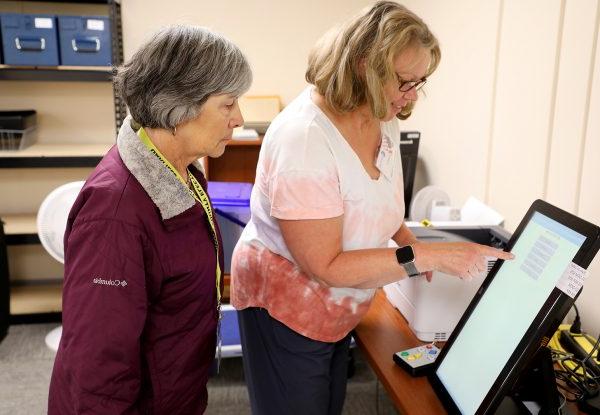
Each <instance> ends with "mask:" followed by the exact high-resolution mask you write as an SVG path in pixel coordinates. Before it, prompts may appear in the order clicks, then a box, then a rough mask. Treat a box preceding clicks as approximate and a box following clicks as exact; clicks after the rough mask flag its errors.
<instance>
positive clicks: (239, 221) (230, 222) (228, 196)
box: [208, 182, 252, 274]
mask: <svg viewBox="0 0 600 415" xmlns="http://www.w3.org/2000/svg"><path fill="white" fill-rule="evenodd" d="M251 193H252V184H250V183H237V182H208V195H209V196H210V200H211V201H212V204H213V206H214V208H215V211H216V213H217V215H216V216H217V222H218V223H219V228H220V229H221V237H222V238H223V257H224V258H223V259H224V261H225V269H224V270H223V272H224V273H226V274H228V273H229V272H230V271H231V254H232V253H233V248H235V244H236V243H237V241H238V239H240V235H241V234H242V231H243V230H244V227H245V226H246V224H247V223H248V221H250V194H251Z"/></svg>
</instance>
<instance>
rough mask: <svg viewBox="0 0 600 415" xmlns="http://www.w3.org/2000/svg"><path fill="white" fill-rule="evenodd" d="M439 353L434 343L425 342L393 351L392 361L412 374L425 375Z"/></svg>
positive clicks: (431, 367)
mask: <svg viewBox="0 0 600 415" xmlns="http://www.w3.org/2000/svg"><path fill="white" fill-rule="evenodd" d="M439 354H440V349H438V348H437V347H436V346H435V344H433V343H431V344H426V345H423V346H418V347H413V348H412V349H406V350H402V351H399V352H397V353H394V362H396V364H397V365H398V366H400V367H401V368H403V369H405V370H406V371H407V372H408V373H410V374H411V375H412V376H423V375H427V374H428V373H429V372H430V371H431V370H432V369H433V364H434V363H435V359H436V358H437V357H438V355H439Z"/></svg>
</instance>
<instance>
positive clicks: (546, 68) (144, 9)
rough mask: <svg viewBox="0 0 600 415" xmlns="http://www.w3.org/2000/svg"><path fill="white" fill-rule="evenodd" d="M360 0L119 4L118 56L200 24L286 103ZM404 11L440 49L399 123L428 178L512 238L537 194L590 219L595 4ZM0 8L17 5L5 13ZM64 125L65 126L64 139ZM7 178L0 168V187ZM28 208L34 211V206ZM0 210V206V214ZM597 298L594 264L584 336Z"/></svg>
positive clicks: (594, 183)
mask: <svg viewBox="0 0 600 415" xmlns="http://www.w3.org/2000/svg"><path fill="white" fill-rule="evenodd" d="M371 3H372V1H370V0H327V1H318V0H305V1H296V0H294V1H292V0H251V1H247V0H245V1H242V0H223V1H220V2H197V1H193V0H171V1H169V2H164V1H160V0H122V13H123V31H124V42H125V56H126V58H127V57H130V56H131V55H132V53H133V52H134V51H135V50H136V49H137V48H138V47H139V46H140V44H141V43H142V42H143V40H144V39H145V38H146V37H147V36H149V35H151V33H153V32H154V31H156V30H157V29H158V28H159V27H161V26H163V25H167V24H173V23H193V24H201V25H205V26H208V27H211V28H213V29H215V30H217V31H219V32H222V33H224V34H225V35H226V36H228V37H229V38H230V39H232V40H233V41H234V42H235V43H237V44H238V45H239V46H240V47H241V48H242V50H244V52H245V53H246V54H247V56H248V58H249V60H250V61H251V64H252V66H253V69H254V84H253V86H252V89H251V90H250V94H269V95H272V94H278V95H280V96H281V97H282V99H283V101H284V103H287V102H289V101H290V100H291V99H292V98H293V97H294V96H295V95H296V94H298V93H299V92H300V91H301V90H302V88H303V87H304V86H305V82H304V70H305V65H306V58H307V55H308V52H309V50H310V48H311V46H312V45H313V43H314V42H315V40H316V39H317V38H318V37H319V36H320V35H321V34H322V33H323V32H325V31H326V30H327V29H328V28H329V27H331V26H332V25H333V24H336V23H339V22H341V21H343V20H345V19H346V18H347V17H349V16H351V15H353V14H354V13H355V12H357V11H358V10H360V9H361V8H362V7H363V6H367V5H369V4H371ZM403 3H404V4H405V5H407V6H408V7H409V8H411V9H412V10H414V11H415V12H416V13H417V14H419V15H420V16H421V17H423V19H424V20H425V21H426V22H427V23H428V24H429V25H430V27H431V29H432V30H433V31H434V33H436V35H437V36H438V38H439V39H440V42H441V46H442V55H443V57H442V62H441V64H440V67H439V69H438V71H437V72H436V73H435V74H434V75H433V76H432V77H431V79H430V81H429V82H428V83H427V86H426V87H425V89H426V93H427V96H426V97H425V98H423V99H422V100H421V102H419V105H418V106H417V109H416V111H415V113H414V115H413V117H411V118H410V119H409V120H407V121H406V122H405V123H404V127H405V128H406V129H417V130H419V131H421V132H422V143H421V150H420V152H421V156H422V158H423V161H424V163H425V167H426V170H427V171H426V173H427V174H426V176H427V177H428V178H429V180H430V182H431V183H434V184H437V185H440V186H441V187H443V188H444V189H446V190H447V191H448V192H449V193H450V195H451V198H452V200H453V202H454V203H455V204H457V205H460V204H462V203H463V202H464V200H465V199H466V198H467V197H468V196H469V195H474V196H476V197H479V198H480V199H482V200H485V201H486V202H487V203H489V204H490V205H492V206H493V207H494V208H496V209H497V210H498V211H500V212H501V213H502V214H503V215H504V216H505V217H506V224H507V227H508V228H509V229H511V230H512V229H514V227H515V226H516V224H517V223H518V222H519V220H520V218H521V217H522V216H523V214H524V213H525V211H526V209H527V208H528V206H529V205H530V204H531V202H532V201H533V200H534V199H536V198H543V199H546V200H548V201H550V202H552V203H555V204H557V205H558V206H560V207H562V208H564V209H566V210H569V211H571V212H574V213H576V214H578V215H580V216H582V217H584V218H586V219H588V220H590V221H592V222H595V223H600V51H599V50H598V48H599V47H600V46H599V45H600V41H599V38H598V36H599V35H598V26H599V21H600V6H599V4H598V3H599V1H598V0H486V1H481V0H455V1H446V0H406V1H404V2H403ZM23 4H25V5H23ZM36 4H37V3H31V5H29V4H28V2H24V3H19V6H18V7H21V8H23V7H35V5H36ZM7 5H8V6H7ZM0 6H2V5H0ZM9 6H10V7H13V8H15V7H17V6H15V5H11V3H4V5H3V6H2V7H5V8H6V7H9ZM17 11H19V10H17ZM0 88H2V90H0V108H2V107H7V105H10V104H11V103H12V102H13V101H12V100H13V97H16V95H17V92H15V91H16V89H17V88H18V89H19V93H21V92H22V88H24V86H23V85H22V84H19V85H15V83H2V84H0ZM31 88H32V90H31V96H32V97H35V96H37V95H39V92H40V91H39V89H41V90H42V92H43V93H42V94H41V95H42V96H41V98H39V100H40V105H42V106H43V107H44V108H46V109H47V110H46V112H47V113H48V114H50V115H51V116H50V115H48V116H46V120H47V123H48V125H50V126H51V127H52V128H50V131H51V132H52V137H53V136H55V135H59V134H58V131H59V130H60V128H61V127H60V121H59V120H62V119H64V117H65V115H64V114H63V115H62V118H61V115H60V114H58V112H59V111H61V108H57V106H55V105H50V103H51V102H56V101H49V100H48V99H47V96H49V95H52V94H55V93H56V89H55V88H56V87H54V86H51V85H43V83H42V84H40V85H39V87H38V90H36V89H33V88H36V87H35V86H31ZM53 88H54V89H53ZM76 88H79V87H77V86H76ZM102 88H103V87H102V86H100V85H98V86H93V87H91V88H87V89H85V90H83V91H81V92H79V94H81V96H82V99H85V100H87V101H85V102H88V103H89V104H90V106H91V107H95V108H97V111H98V117H93V118H92V117H87V116H86V115H85V114H81V116H82V117H86V118H85V120H86V125H88V127H89V130H91V131H97V133H96V134H97V135H94V136H93V137H91V138H90V139H93V140H99V141H102V140H105V139H109V140H110V139H112V137H110V136H111V135H112V130H111V128H112V124H111V123H110V122H109V123H107V122H106V117H107V116H109V115H110V114H109V113H106V105H107V104H106V102H104V100H106V98H105V97H106V96H107V93H108V99H110V92H107V91H100V90H99V89H102ZM79 89H83V88H79ZM104 89H106V88H104ZM63 94H64V95H63V96H64V100H63V102H64V107H65V108H64V109H63V110H64V111H71V110H69V108H71V109H72V106H73V105H71V104H69V101H70V100H71V96H70V92H69V93H67V92H64V93H63ZM14 99H17V98H14ZM35 99H37V98H35ZM23 102H25V101H23ZM73 102H75V99H74V98H73ZM108 105H109V108H110V104H108ZM58 107H60V106H58ZM80 113H81V111H80ZM66 114H69V112H67V113H66ZM86 114H87V113H86ZM40 115H41V117H42V119H43V118H44V114H40ZM67 125H69V124H68V123H64V126H63V127H62V128H63V130H64V131H66V132H69V131H74V130H71V129H69V128H67ZM55 127H56V128H55ZM52 137H47V139H53V138H52ZM65 137H67V138H68V139H69V140H70V139H72V138H73V135H69V136H65ZM105 137H109V138H105ZM14 173H15V172H1V171H0V181H2V177H5V178H7V177H8V175H11V174H14ZM40 173H41V172H40ZM32 174H34V175H35V173H32ZM25 179H26V178H25ZM16 191H17V190H15V192H16ZM40 193H42V192H41V191H40ZM38 199H39V198H36V199H35V200H38ZM30 205H31V206H30V209H31V210H32V211H34V210H35V206H34V205H35V203H33V202H31V203H30ZM2 208H3V202H2V201H1V200H0V213H2ZM11 210H13V209H12V207H11ZM598 292H600V264H599V260H596V262H595V263H594V264H593V265H592V267H591V268H590V277H589V281H588V282H587V283H586V286H585V290H584V294H583V295H582V297H581V299H579V300H578V304H580V305H581V309H582V313H583V314H584V326H586V328H588V329H590V330H593V331H598V330H600V302H598V301H596V300H595V298H594V297H595V295H594V294H596V293H598Z"/></svg>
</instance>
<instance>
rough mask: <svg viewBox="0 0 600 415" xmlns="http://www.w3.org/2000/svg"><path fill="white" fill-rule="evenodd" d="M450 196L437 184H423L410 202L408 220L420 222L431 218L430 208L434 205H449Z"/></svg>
mask: <svg viewBox="0 0 600 415" xmlns="http://www.w3.org/2000/svg"><path fill="white" fill-rule="evenodd" d="M449 205H450V196H448V193H446V192H445V191H444V190H443V189H442V188H440V187H438V186H433V185H430V186H425V187H424V188H422V189H421V190H419V191H418V192H417V193H416V194H415V195H414V197H413V198H412V202H411V203H410V215H409V216H410V220H411V221H414V222H421V221H422V220H424V219H427V220H431V210H432V209H433V208H435V207H436V206H449Z"/></svg>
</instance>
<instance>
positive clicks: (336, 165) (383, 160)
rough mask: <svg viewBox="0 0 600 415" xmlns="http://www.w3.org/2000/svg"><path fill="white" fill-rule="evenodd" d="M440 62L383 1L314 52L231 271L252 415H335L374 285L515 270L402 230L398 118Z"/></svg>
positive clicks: (283, 121) (272, 139) (477, 248)
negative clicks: (439, 274) (438, 274)
mask: <svg viewBox="0 0 600 415" xmlns="http://www.w3.org/2000/svg"><path fill="white" fill-rule="evenodd" d="M440 56H441V54H440V49H439V46H438V42H437V40H436V38H435V37H434V35H433V34H432V33H431V32H430V31H429V29H428V27H427V26H426V25H425V23H423V21H422V20H421V19H420V18H419V17H417V16H416V15H415V14H413V13H412V12H410V11H409V10H407V9H406V8H405V7H403V6H401V5H399V4H397V3H393V2H378V3H376V4H375V5H374V6H372V7H371V8H369V9H368V10H366V11H364V12H363V13H361V14H360V15H358V16H357V17H355V18H353V19H352V20H350V21H349V22H347V23H346V24H345V25H344V26H343V27H341V28H338V29H336V30H334V31H332V32H330V33H329V34H328V35H326V36H325V37H324V38H323V39H322V40H321V41H320V42H319V43H318V44H317V46H316V47H315V48H314V50H313V51H312V53H311V55H310V58H309V65H308V69H307V71H306V79H307V80H308V82H309V83H310V84H311V85H310V86H309V87H308V88H307V89H306V90H304V91H303V92H302V93H301V94H300V95H299V96H298V97H297V98H296V99H295V100H294V101H293V102H291V103H290V104H289V105H288V106H287V108H286V109H285V110H284V111H283V112H281V114H279V116H278V117H277V118H276V119H275V120H274V121H273V123H272V124H271V126H270V128H269V130H268V132H267V134H266V136H265V140H264V143H263V145H262V149H261V154H260V158H259V162H258V168H257V175H256V185H255V186H254V190H253V194H252V204H251V209H252V219H251V221H250V223H249V224H248V226H247V227H246V229H245V231H244V233H243V235H242V237H241V239H240V241H239V243H238V245H237V247H236V249H235V252H234V257H233V264H232V286H231V290H232V293H231V296H232V303H233V305H234V306H235V307H236V308H237V309H238V310H240V312H239V321H240V331H241V336H242V346H243V348H244V369H245V375H246V380H247V383H248V389H249V393H250V401H251V405H252V412H253V413H254V414H261V415H262V414H339V413H341V411H342V407H343V402H344V397H345V391H346V369H347V356H348V346H349V343H350V335H349V333H350V332H351V330H352V329H353V328H354V327H355V326H356V325H357V324H358V322H359V321H360V319H361V318H362V316H363V315H364V314H365V313H366V312H367V309H368V308H369V305H370V302H371V298H372V297H373V294H374V291H375V289H376V288H377V287H381V286H382V285H385V284H388V283H391V282H394V281H398V280H400V279H403V278H408V277H411V276H415V277H418V275H420V274H426V275H425V276H422V277H418V278H424V277H427V278H430V276H431V273H430V272H431V271H433V270H440V271H443V272H445V273H448V274H451V275H455V276H457V277H459V278H465V277H470V276H475V275H477V274H479V273H481V272H483V271H484V270H485V257H486V256H491V257H496V258H501V259H509V258H510V254H508V253H505V252H503V251H500V250H496V249H493V248H490V247H486V246H481V245H477V244H473V243H436V244H428V243H421V242H418V241H417V240H416V239H415V237H414V235H413V234H412V233H411V231H410V230H409V229H408V228H407V227H406V225H405V224H404V222H403V218H404V202H403V201H404V195H403V180H402V167H401V160H400V142H399V140H400V125H399V121H398V118H400V119H405V118H407V117H408V116H409V115H410V113H411V111H412V110H413V106H414V104H415V103H416V101H417V99H418V96H419V92H418V91H419V89H420V88H421V87H422V86H423V84H425V81H426V80H427V77H429V76H430V75H431V74H432V73H433V72H434V70H435V69H436V67H437V66H438V63H439V61H440ZM390 238H391V239H393V240H394V241H396V242H397V243H398V245H399V246H400V248H398V249H391V248H387V243H388V241H389V239H390Z"/></svg>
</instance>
